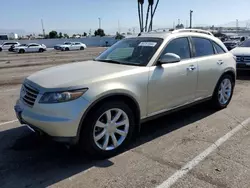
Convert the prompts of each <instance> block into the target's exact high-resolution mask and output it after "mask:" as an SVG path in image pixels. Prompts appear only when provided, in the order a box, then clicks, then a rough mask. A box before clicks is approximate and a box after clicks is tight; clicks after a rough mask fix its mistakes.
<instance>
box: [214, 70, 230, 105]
mask: <svg viewBox="0 0 250 188" xmlns="http://www.w3.org/2000/svg"><path fill="white" fill-rule="evenodd" d="M233 91H234V81H233V78H232V76H230V75H228V74H226V75H224V76H222V77H221V79H220V80H219V82H218V84H217V86H216V88H215V90H214V94H213V98H212V104H213V106H214V107H215V108H217V109H223V108H226V107H227V105H228V104H229V103H230V101H231V99H232V96H233Z"/></svg>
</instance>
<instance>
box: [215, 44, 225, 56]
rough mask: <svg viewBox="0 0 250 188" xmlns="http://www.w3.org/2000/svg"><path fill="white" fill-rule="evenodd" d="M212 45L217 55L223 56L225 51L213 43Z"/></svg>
mask: <svg viewBox="0 0 250 188" xmlns="http://www.w3.org/2000/svg"><path fill="white" fill-rule="evenodd" d="M213 45H214V48H215V51H216V53H217V54H224V53H225V51H224V50H223V48H222V47H221V46H220V45H218V44H216V43H215V42H213Z"/></svg>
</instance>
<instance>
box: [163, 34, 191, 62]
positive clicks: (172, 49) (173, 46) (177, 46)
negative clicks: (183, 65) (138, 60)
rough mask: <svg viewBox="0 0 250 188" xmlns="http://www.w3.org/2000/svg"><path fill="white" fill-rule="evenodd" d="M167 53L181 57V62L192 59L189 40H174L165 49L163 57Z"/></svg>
mask: <svg viewBox="0 0 250 188" xmlns="http://www.w3.org/2000/svg"><path fill="white" fill-rule="evenodd" d="M166 53H174V54H176V55H178V56H180V58H181V60H183V59H189V58H190V46H189V42H188V39H187V38H177V39H174V40H172V41H171V42H170V43H169V44H168V45H167V47H166V48H165V49H164V51H163V53H162V55H161V56H163V55H165V54H166Z"/></svg>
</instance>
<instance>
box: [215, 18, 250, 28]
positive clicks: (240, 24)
mask: <svg viewBox="0 0 250 188" xmlns="http://www.w3.org/2000/svg"><path fill="white" fill-rule="evenodd" d="M218 26H219V27H236V20H235V21H231V22H228V23H225V24H221V25H218ZM246 26H248V27H249V26H250V19H249V20H244V21H241V20H239V21H238V27H246Z"/></svg>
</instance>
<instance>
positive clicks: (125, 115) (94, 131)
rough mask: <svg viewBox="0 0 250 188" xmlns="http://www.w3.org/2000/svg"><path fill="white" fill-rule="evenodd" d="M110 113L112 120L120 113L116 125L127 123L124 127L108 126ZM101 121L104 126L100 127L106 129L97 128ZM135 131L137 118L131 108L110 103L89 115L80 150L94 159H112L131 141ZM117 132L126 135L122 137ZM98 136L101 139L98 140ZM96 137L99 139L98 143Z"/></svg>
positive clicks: (121, 104)
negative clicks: (114, 140) (115, 142)
mask: <svg viewBox="0 0 250 188" xmlns="http://www.w3.org/2000/svg"><path fill="white" fill-rule="evenodd" d="M108 111H110V112H111V113H110V114H111V120H114V118H115V117H116V116H115V115H117V113H118V112H120V113H121V115H120V118H118V119H117V121H116V123H117V122H125V123H124V125H123V124H122V125H121V126H118V127H115V126H114V125H115V124H111V125H109V126H107V120H108V119H107V117H108V116H107V112H108ZM117 117H118V116H117ZM99 120H100V121H99ZM101 121H102V122H103V124H100V125H103V126H104V125H105V127H99V126H96V125H97V122H101ZM134 130H135V117H134V114H133V112H132V110H131V109H130V108H129V106H128V105H126V104H125V103H123V102H121V101H112V102H111V101H110V102H107V103H104V104H102V105H101V106H98V108H95V109H94V110H93V111H92V112H90V114H88V117H87V119H86V121H84V124H83V129H82V130H81V134H80V141H79V146H80V149H82V150H83V151H85V152H86V153H87V154H88V155H89V156H91V157H92V158H93V157H94V158H107V157H111V156H114V155H115V154H117V153H119V152H120V151H121V150H122V149H124V148H125V146H126V145H127V144H128V143H129V142H130V141H131V139H132V136H133V133H134ZM116 131H119V132H120V133H121V134H122V133H125V134H124V135H123V136H122V135H121V134H118V133H117V132H116ZM121 131H123V132H121ZM126 133H127V134H126ZM100 135H102V136H100ZM98 136H100V137H99V138H98ZM114 136H115V137H116V140H117V145H116V147H115V144H114V142H113V139H114ZM94 137H95V138H97V140H96V141H95V139H94ZM107 137H108V139H107ZM105 140H109V141H108V142H106V143H107V147H106V149H104V148H105V144H104V143H105Z"/></svg>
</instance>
